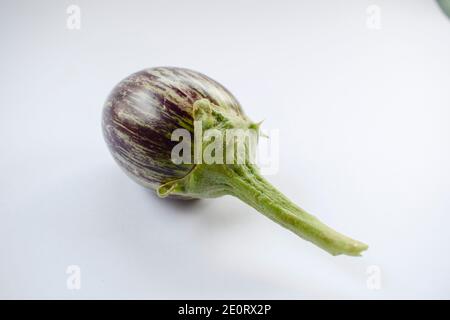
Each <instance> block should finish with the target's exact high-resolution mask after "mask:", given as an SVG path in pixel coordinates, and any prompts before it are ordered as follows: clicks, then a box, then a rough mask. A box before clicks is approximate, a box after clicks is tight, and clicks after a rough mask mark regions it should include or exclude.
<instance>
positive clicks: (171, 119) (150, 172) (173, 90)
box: [102, 67, 245, 189]
mask: <svg viewBox="0 0 450 320" xmlns="http://www.w3.org/2000/svg"><path fill="white" fill-rule="evenodd" d="M202 98H206V99H208V100H209V101H211V102H212V103H214V104H216V105H220V106H223V107H226V108H231V109H233V110H234V111H236V113H237V114H239V115H242V117H243V118H245V115H244V113H243V111H242V108H241V106H240V104H239V102H238V101H237V100H236V98H235V97H234V96H233V95H232V94H231V93H230V92H229V91H228V90H227V89H226V88H225V87H223V86H222V85H221V84H219V83H218V82H216V81H214V80H212V79H211V78H209V77H207V76H205V75H203V74H201V73H198V72H196V71H192V70H188V69H183V68H173V67H158V68H151V69H145V70H142V71H139V72H137V73H134V74H132V75H130V76H129V77H127V78H125V79H124V80H122V81H121V82H120V83H119V84H118V85H117V86H116V87H115V88H114V89H113V91H112V92H111V94H110V95H109V97H108V99H107V101H106V103H105V105H104V108H103V119H102V127H103V134H104V138H105V140H106V142H107V145H108V148H109V150H110V151H111V154H112V155H113V157H114V159H115V160H116V161H117V163H118V164H119V165H120V167H121V168H122V169H124V170H125V172H126V173H127V174H128V175H129V176H130V177H131V178H133V179H134V180H135V181H136V182H138V183H140V184H141V185H143V186H145V187H150V188H152V189H156V188H157V187H159V185H160V184H162V183H165V182H167V181H171V180H174V179H179V178H182V177H183V176H185V175H186V174H187V173H189V171H190V170H191V169H192V167H193V165H176V164H174V163H173V162H172V161H171V150H172V148H173V147H174V146H175V145H176V144H177V143H178V142H176V141H171V134H172V132H173V131H174V130H175V129H178V128H185V129H187V130H189V131H190V132H191V135H193V109H192V107H193V105H194V103H195V101H197V100H200V99H202Z"/></svg>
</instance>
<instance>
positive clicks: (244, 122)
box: [102, 67, 367, 256]
mask: <svg viewBox="0 0 450 320" xmlns="http://www.w3.org/2000/svg"><path fill="white" fill-rule="evenodd" d="M196 124H197V125H198V124H200V126H201V129H203V130H215V132H216V133H217V132H219V133H222V134H223V135H224V136H225V134H226V131H227V130H229V129H253V130H256V131H258V130H259V124H257V123H254V122H252V121H251V120H250V119H249V118H248V117H247V116H246V115H245V114H244V112H243V110H242V108H241V106H240V104H239V102H238V101H237V100H236V98H235V97H234V96H233V95H232V94H231V93H230V92H229V91H228V90H227V89H226V88H224V87H223V86H222V85H220V84H219V83H217V82H216V81H214V80H212V79H211V78H209V77H207V76H205V75H203V74H201V73H198V72H195V71H192V70H188V69H182V68H172V67H158V68H152V69H145V70H142V71H140V72H137V73H135V74H132V75H130V76H129V77H127V78H126V79H124V80H122V81H121V82H120V83H119V84H118V85H117V86H116V87H115V88H114V89H113V91H112V92H111V94H110V95H109V97H108V99H107V101H106V103H105V106H104V108H103V119H102V126H103V133H104V137H105V140H106V142H107V144H108V147H109V150H110V151H111V153H112V155H113V157H114V159H115V160H116V161H117V163H118V164H119V165H120V167H122V168H123V169H124V171H125V172H126V173H127V174H128V175H129V176H130V177H131V178H132V179H134V180H135V181H136V182H138V183H140V184H141V185H143V186H145V187H148V188H151V189H155V190H156V192H157V194H158V195H159V196H160V197H166V196H169V195H170V196H177V197H182V198H186V199H189V198H214V197H219V196H222V195H231V196H234V197H237V198H239V199H241V200H242V201H244V202H245V203H247V204H249V205H250V206H252V207H253V208H255V209H256V210H258V211H259V212H261V213H262V214H264V215H266V216H267V217H268V218H270V219H272V220H273V221H275V222H277V223H279V224H280V225H282V226H283V227H285V228H287V229H289V230H291V231H293V232H294V233H296V234H297V235H299V236H300V237H302V238H303V239H305V240H308V241H311V242H313V243H314V244H316V245H317V246H319V247H321V248H323V249H325V250H326V251H328V252H329V253H331V254H333V255H338V254H346V255H352V256H357V255H360V253H361V252H362V251H364V250H366V249H367V245H365V244H364V243H361V242H359V241H356V240H353V239H351V238H349V237H346V236H344V235H342V234H340V233H338V232H336V231H334V230H333V229H331V228H329V227H328V226H326V225H325V224H323V223H322V222H320V221H319V220H318V219H317V218H315V217H314V216H312V215H310V214H308V213H307V212H305V211H304V210H303V209H301V208H300V207H298V206H297V205H295V204H294V203H292V202H291V201H290V200H289V199H288V198H286V197H285V196H284V195H283V194H282V193H281V192H279V191H278V190H277V189H276V188H275V187H273V186H272V185H271V184H270V183H269V182H268V181H266V179H264V178H263V177H262V176H261V175H260V174H259V172H258V169H257V167H256V165H254V164H253V163H252V162H251V161H248V157H247V158H245V156H248V153H249V145H248V144H245V148H243V149H239V148H238V147H237V146H236V148H231V150H232V151H228V150H229V149H227V147H230V145H231V146H232V147H233V146H234V145H235V144H236V142H235V141H234V140H230V141H227V140H226V139H225V141H226V142H224V144H223V147H224V149H225V150H226V151H225V153H227V154H226V156H227V159H229V158H230V159H232V160H234V161H232V162H231V163H230V162H229V161H226V162H223V163H222V162H215V163H205V162H202V161H194V162H193V163H180V162H179V161H173V157H172V156H173V150H174V148H175V147H176V146H177V145H178V142H177V141H176V139H175V141H174V139H173V133H174V132H175V130H177V129H180V128H182V129H185V130H186V131H187V132H189V133H190V134H193V135H195V134H194V131H195V130H197V129H196V128H195V125H196ZM199 144H201V147H206V146H207V141H206V139H202V140H200V141H198V140H197V141H194V151H192V150H191V152H192V154H194V153H195V149H196V147H198V146H199ZM242 153H244V154H242ZM242 155H244V159H246V160H245V161H238V160H237V158H238V157H239V156H242ZM188 156H191V154H189V155H188ZM194 158H195V154H194ZM197 160H198V159H197ZM200 160H201V159H200Z"/></svg>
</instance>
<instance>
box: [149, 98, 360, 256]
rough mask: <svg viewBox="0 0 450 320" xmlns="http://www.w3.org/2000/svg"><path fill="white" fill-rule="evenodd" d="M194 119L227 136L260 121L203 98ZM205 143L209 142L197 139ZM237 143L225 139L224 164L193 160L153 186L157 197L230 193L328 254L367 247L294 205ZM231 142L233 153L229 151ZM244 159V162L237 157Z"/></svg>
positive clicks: (354, 252)
mask: <svg viewBox="0 0 450 320" xmlns="http://www.w3.org/2000/svg"><path fill="white" fill-rule="evenodd" d="M194 121H200V123H201V124H202V128H203V130H208V129H214V130H218V131H219V132H222V133H223V134H224V135H225V134H226V133H225V132H226V130H228V129H236V128H238V129H254V130H257V131H258V132H259V125H260V124H255V123H252V122H251V121H249V120H248V119H245V118H243V117H242V116H240V115H237V114H235V113H233V111H229V110H227V109H225V108H223V107H221V106H216V105H214V104H212V103H211V102H209V101H208V100H206V99H202V100H199V101H197V102H196V103H195V104H194ZM197 143H201V144H202V147H207V145H208V142H207V141H201V142H198V141H197ZM235 144H236V141H234V140H227V139H223V149H224V150H226V151H225V152H224V154H225V158H226V159H234V160H235V161H234V162H232V163H230V162H229V161H223V163H210V164H208V163H204V162H202V163H197V164H195V165H194V167H193V169H192V170H191V171H190V172H189V173H188V174H187V175H186V176H184V177H183V178H181V179H177V180H173V181H169V182H167V183H164V184H162V185H161V186H160V187H159V188H158V189H157V194H158V196H160V197H166V196H168V195H170V194H174V195H182V196H185V197H191V198H215V197H219V196H223V195H231V196H234V197H236V198H238V199H240V200H242V201H243V202H245V203H247V204H248V205H250V206H251V207H253V208H255V209H256V210H257V211H259V212H260V213H262V214H264V215H265V216H267V217H268V218H270V219H271V220H273V221H275V222H277V223H278V224H280V225H281V226H283V227H285V228H287V229H289V230H291V231H292V232H294V233H295V234H297V235H298V236H300V237H301V238H303V239H305V240H308V241H310V242H312V243H314V244H316V245H317V246H319V247H321V248H322V249H324V250H326V251H327V252H329V253H330V254H332V255H339V254H346V255H350V256H358V255H360V253H361V252H362V251H364V250H366V249H367V247H368V246H367V245H366V244H364V243H361V242H359V241H357V240H353V239H351V238H349V237H346V236H344V235H342V234H340V233H338V232H336V231H334V230H333V229H331V228H330V227H328V226H326V225H325V224H323V223H322V222H320V221H319V220H318V219H317V218H315V217H314V216H312V215H310V214H308V213H307V212H306V211H304V210H303V209H301V208H300V207H298V206H297V205H296V204H294V203H293V202H292V201H290V200H289V199H288V198H287V197H286V196H284V195H283V194H282V193H281V192H280V191H278V190H277V189H276V188H275V187H273V186H272V185H271V184H270V183H269V182H268V181H267V180H266V179H264V177H262V176H261V175H260V174H259V172H258V169H257V167H256V165H254V164H253V163H252V162H251V161H250V159H251V157H250V155H249V152H250V151H251V150H250V149H251V148H250V147H251V146H250V144H249V142H248V141H247V142H245V143H244V147H241V148H239V147H237V146H236V145H235ZM230 146H233V147H234V148H231V149H232V151H231V152H230V151H229V148H230ZM242 157H244V161H241V162H239V161H238V160H239V159H242Z"/></svg>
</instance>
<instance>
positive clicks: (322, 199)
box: [0, 0, 450, 299]
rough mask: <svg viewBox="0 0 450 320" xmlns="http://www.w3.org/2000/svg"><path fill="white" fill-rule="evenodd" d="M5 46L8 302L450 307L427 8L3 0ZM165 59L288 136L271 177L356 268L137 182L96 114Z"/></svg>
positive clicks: (1, 67) (216, 205)
mask: <svg viewBox="0 0 450 320" xmlns="http://www.w3.org/2000/svg"><path fill="white" fill-rule="evenodd" d="M70 4H77V5H79V7H80V8H81V30H69V29H67V27H66V19H67V17H68V15H67V13H66V9H67V7H68V6H69V5H70ZM369 5H378V6H379V8H380V9H381V29H379V30H374V29H370V28H368V27H367V25H366V20H367V19H368V14H367V13H366V9H367V7H368V6H369ZM0 35H1V39H0V40H1V52H0V57H1V59H0V134H1V139H0V150H1V154H0V155H1V156H0V165H1V174H0V298H70V299H79V298H194V299H196V298H212V299H215V298H255V299H256V298H268V299H270V298H275V299H276V298H289V299H290V298H297V299H299V298H300V299H302V298H343V299H346V298H363V299H367V298H375V299H378V298H388V299H390V298H450V273H449V270H450V258H449V254H450V232H449V228H450V212H449V211H450V194H449V193H450V182H449V181H450V169H449V163H450V129H449V125H448V124H449V121H450V111H449V108H450V91H449V83H450V58H449V57H450V43H449V38H450V20H449V19H447V18H446V16H445V15H444V14H443V13H442V12H441V11H440V10H439V8H438V6H437V4H436V3H435V2H434V1H423V0H396V1H387V0H386V1H381V0H372V1H361V0H352V1H334V0H328V1H325V0H321V1H275V0H274V1H256V0H255V1H207V0H203V1H153V0H152V1H144V0H142V1H131V0H127V1H87V0H79V1H73V2H69V1H31V0H30V1H12V0H11V1H2V2H1V8H0ZM161 65H163V66H166V65H171V66H181V67H187V68H191V69H194V70H198V71H201V72H203V73H205V74H207V75H209V76H211V77H212V78H214V79H216V80H218V81H219V82H221V83H223V84H224V85H225V86H226V87H228V88H229V89H230V90H231V91H232V92H233V93H234V94H235V95H236V96H237V97H238V99H239V100H240V102H241V103H242V105H243V107H244V109H245V111H246V113H247V114H248V115H250V116H251V117H252V119H254V120H261V119H265V122H264V128H265V129H267V130H270V129H280V138H281V140H282V141H281V144H280V168H279V171H278V173H277V174H276V175H273V176H270V177H268V179H269V180H271V181H272V182H273V183H274V184H275V185H276V186H278V187H279V188H280V189H281V190H282V191H283V192H285V193H286V194H287V195H288V196H289V197H290V198H291V199H292V200H294V201H295V202H297V203H298V204H299V205H301V206H302V207H304V208H305V209H307V210H309V211H310V212H312V213H314V214H316V215H317V216H318V217H319V218H321V219H322V220H323V221H325V222H326V223H328V224H329V225H331V226H333V227H335V228H336V229H337V230H339V231H342V232H344V233H346V234H348V235H350V236H353V237H355V238H357V239H359V240H362V241H364V242H366V243H368V244H369V245H370V248H369V250H368V251H367V252H366V253H364V255H363V257H360V258H352V257H345V256H339V257H332V256H330V255H328V254H327V253H325V252H323V251H321V250H319V249H318V248H316V247H314V246H312V245H311V244H309V243H307V242H305V241H302V240H301V239H299V238H298V237H296V236H295V235H294V234H292V233H290V232H288V231H286V230H284V229H283V228H281V227H279V226H278V225H276V224H274V223H273V222H271V221H269V220H268V219H267V218H265V217H264V216H262V215H260V214H259V213H257V212H256V211H255V210H253V209H252V208H250V207H248V206H246V205H245V204H243V203H240V202H239V201H238V200H236V199H233V198H231V197H224V198H220V199H215V200H204V201H197V202H194V203H184V202H182V203H179V202H173V201H170V200H167V199H166V200H161V199H158V198H157V197H155V196H154V195H153V192H152V191H150V190H145V189H143V188H142V187H140V186H138V185H137V184H135V183H134V182H132V181H131V180H130V179H128V178H127V177H126V176H125V175H124V174H123V173H122V171H121V170H120V169H119V168H118V167H117V165H116V164H115V163H114V161H113V159H112V157H111V156H110V154H109V153H108V151H107V149H106V146H105V144H104V142H103V138H102V134H101V128H100V116H101V109H102V105H103V102H104V101H105V99H106V96H107V95H108V93H109V91H110V90H111V89H112V87H113V86H114V85H115V84H116V83H117V82H118V81H120V80H121V79H122V78H124V77H125V76H127V75H128V74H130V73H132V72H135V71H138V70H140V69H142V68H145V67H152V66H161ZM69 265H78V266H80V268H81V289H80V290H69V289H68V288H67V287H66V280H67V277H68V275H67V274H66V269H67V267H68V266H69ZM370 266H377V267H378V268H379V270H380V271H381V273H380V274H379V275H380V281H381V288H380V290H370V286H369V287H368V286H367V281H368V279H369V278H370V274H367V271H368V270H369V271H370V270H371V269H370ZM368 268H369V269H368ZM372 275H373V274H372Z"/></svg>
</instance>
